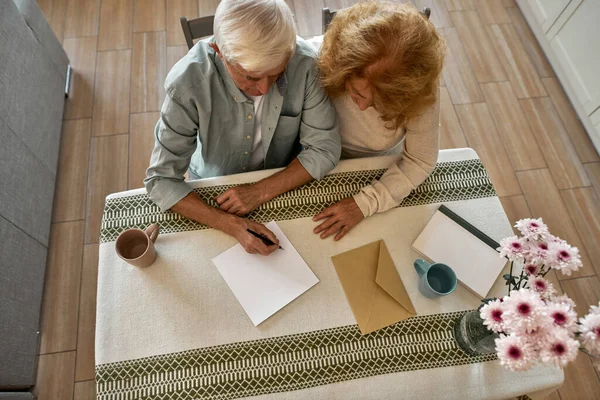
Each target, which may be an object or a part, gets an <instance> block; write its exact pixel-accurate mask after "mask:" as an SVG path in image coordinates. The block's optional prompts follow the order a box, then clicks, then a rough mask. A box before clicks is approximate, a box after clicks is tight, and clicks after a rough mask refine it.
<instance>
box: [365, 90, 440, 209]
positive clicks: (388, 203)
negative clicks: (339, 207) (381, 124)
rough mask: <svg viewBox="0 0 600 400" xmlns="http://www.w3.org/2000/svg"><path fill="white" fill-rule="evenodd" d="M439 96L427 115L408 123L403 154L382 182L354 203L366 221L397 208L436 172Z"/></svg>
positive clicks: (386, 173) (371, 185) (369, 188)
mask: <svg viewBox="0 0 600 400" xmlns="http://www.w3.org/2000/svg"><path fill="white" fill-rule="evenodd" d="M439 121H440V93H439V89H438V94H437V100H436V102H435V104H434V105H432V106H431V107H429V109H427V111H426V112H425V113H424V114H423V115H421V116H419V117H417V118H413V119H412V120H410V121H409V122H408V125H407V127H406V134H405V138H404V145H403V148H404V151H403V155H401V156H400V158H398V159H397V160H396V161H394V162H393V163H392V165H390V167H389V168H388V169H387V171H385V173H384V174H383V176H382V177H381V178H380V179H379V180H375V181H373V183H372V184H370V185H368V186H365V187H364V188H362V189H361V190H360V192H358V193H357V194H355V195H354V200H355V201H356V204H358V207H359V208H360V210H361V211H362V213H363V215H364V216H365V217H368V216H370V215H373V214H375V213H378V212H384V211H387V210H389V209H391V208H394V207H396V206H397V205H398V204H400V203H401V202H402V200H403V199H404V198H405V197H406V196H408V195H409V194H410V192H411V191H412V190H413V189H415V188H416V187H417V186H419V185H420V184H421V183H423V181H424V180H425V179H427V177H428V176H429V175H430V174H431V172H433V169H434V168H435V165H436V162H437V158H438V152H439Z"/></svg>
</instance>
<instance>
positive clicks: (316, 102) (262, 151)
mask: <svg viewBox="0 0 600 400" xmlns="http://www.w3.org/2000/svg"><path fill="white" fill-rule="evenodd" d="M315 56H316V54H315V53H314V50H313V49H312V48H311V47H310V45H308V44H306V43H305V42H304V41H303V40H302V39H300V38H297V37H296V30H295V26H294V22H293V16H292V12H291V11H290V9H289V8H288V6H287V4H286V3H285V1H284V0H246V1H242V0H223V1H221V3H220V4H219V7H218V8H217V11H216V14H215V22H214V37H213V38H209V39H207V40H203V41H200V42H198V43H197V44H196V45H195V46H194V47H193V48H192V49H191V50H190V52H189V53H188V54H187V55H186V56H185V57H184V58H183V59H182V60H181V61H179V62H178V63H177V64H176V65H175V66H174V67H173V69H172V70H171V71H170V73H169V75H168V76H167V79H166V83H165V88H166V93H167V96H166V99H165V102H164V104H163V106H162V110H161V116H160V120H159V121H158V123H157V125H156V128H155V132H154V134H155V145H154V150H153V151H152V157H151V160H150V167H149V168H148V170H147V172H146V179H145V180H144V183H145V185H146V190H147V191H148V193H149V195H150V198H151V199H152V200H153V201H154V202H155V203H156V204H157V205H158V206H159V207H160V208H161V209H162V210H168V209H171V210H173V211H175V212H177V213H179V214H181V215H183V216H185V217H187V218H190V219H193V220H195V221H198V222H200V223H203V224H206V225H209V226H211V227H213V228H215V229H219V230H221V231H223V232H225V233H227V234H229V235H231V236H233V237H235V238H236V239H237V240H238V241H239V242H240V243H241V244H242V246H244V248H245V249H246V251H248V252H250V253H260V254H263V255H267V254H270V253H271V252H272V251H274V250H275V249H277V246H276V245H271V246H267V245H266V244H264V243H263V241H261V240H260V239H258V238H257V237H255V236H253V235H251V234H250V233H249V232H248V231H247V230H248V229H250V230H252V231H255V232H257V233H259V234H261V235H263V236H265V237H267V238H269V239H271V240H272V241H273V242H275V243H278V241H277V238H276V237H275V235H274V234H273V233H272V232H271V231H270V230H268V229H267V228H266V227H265V226H264V225H262V224H258V223H255V222H253V221H250V220H247V219H244V218H241V216H243V215H245V214H247V213H248V212H250V211H252V210H254V209H255V208H257V207H258V206H260V205H261V204H263V203H265V202H267V201H269V200H271V199H272V198H274V197H276V196H278V195H280V194H282V193H284V192H286V191H289V190H291V189H294V188H296V187H298V186H300V185H302V184H304V183H306V182H309V181H310V180H312V179H313V178H314V179H320V178H322V177H323V176H324V175H325V174H326V173H327V172H329V171H330V170H331V169H333V167H335V165H336V163H337V162H338V160H339V157H340V151H341V145H340V137H339V133H338V123H337V119H336V115H335V110H334V108H333V106H332V105H331V103H330V101H329V99H328V98H327V96H326V95H325V93H324V92H323V90H322V89H321V87H320V85H319V81H318V77H317V73H316V69H315V65H314V60H313V59H314V57H315ZM277 167H286V168H285V169H284V170H282V171H280V172H278V173H276V174H274V175H272V176H270V177H268V178H266V179H263V180H261V181H259V182H257V183H255V184H253V185H243V186H239V187H236V188H233V189H230V190H228V191H227V192H225V193H223V194H222V195H221V196H219V197H218V198H217V199H216V201H217V203H218V204H219V206H220V209H216V208H213V207H210V206H209V205H207V204H206V203H205V202H204V201H202V200H201V199H200V197H199V196H198V195H197V194H196V193H195V192H193V191H192V188H191V187H190V186H189V185H188V184H187V183H186V182H184V178H183V175H184V174H185V171H186V170H188V169H189V174H190V177H191V178H194V179H198V178H207V177H213V176H220V175H228V174H235V173H240V172H246V171H252V170H259V169H263V168H277Z"/></svg>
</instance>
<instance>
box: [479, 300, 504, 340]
mask: <svg viewBox="0 0 600 400" xmlns="http://www.w3.org/2000/svg"><path fill="white" fill-rule="evenodd" d="M503 313H504V310H503V309H502V302H501V301H500V300H494V301H490V302H489V303H487V304H485V305H484V306H483V307H481V311H480V312H479V315H480V316H481V319H483V324H484V325H485V326H487V327H488V329H490V330H491V331H493V332H496V333H498V332H502V331H503V330H504V320H503V319H502V314H503Z"/></svg>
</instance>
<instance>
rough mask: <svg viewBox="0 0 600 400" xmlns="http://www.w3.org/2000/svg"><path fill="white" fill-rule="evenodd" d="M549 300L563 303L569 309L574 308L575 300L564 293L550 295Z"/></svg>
mask: <svg viewBox="0 0 600 400" xmlns="http://www.w3.org/2000/svg"><path fill="white" fill-rule="evenodd" d="M550 302H552V303H559V304H564V305H566V306H568V307H569V309H570V310H574V309H575V302H574V301H573V300H572V299H571V298H570V297H569V296H567V295H566V294H561V295H560V296H552V297H551V298H550Z"/></svg>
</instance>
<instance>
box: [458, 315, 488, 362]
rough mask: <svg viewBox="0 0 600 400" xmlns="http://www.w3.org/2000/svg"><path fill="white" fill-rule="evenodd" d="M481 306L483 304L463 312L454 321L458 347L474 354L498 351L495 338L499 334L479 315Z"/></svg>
mask: <svg viewBox="0 0 600 400" xmlns="http://www.w3.org/2000/svg"><path fill="white" fill-rule="evenodd" d="M481 307H483V305H482V306H480V307H479V308H478V309H477V310H472V311H469V312H468V313H466V314H463V315H462V316H461V317H459V318H458V319H457V320H456V322H455V323H454V338H455V339H456V343H458V347H460V348H461V349H462V350H463V351H464V352H465V353H467V354H469V355H472V356H475V355H480V354H489V353H493V352H495V351H496V344H495V343H494V340H495V339H496V338H498V335H497V334H496V333H494V332H492V331H490V330H489V329H488V328H487V327H486V326H485V325H484V324H483V319H481V317H480V316H479V310H480V309H481Z"/></svg>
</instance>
